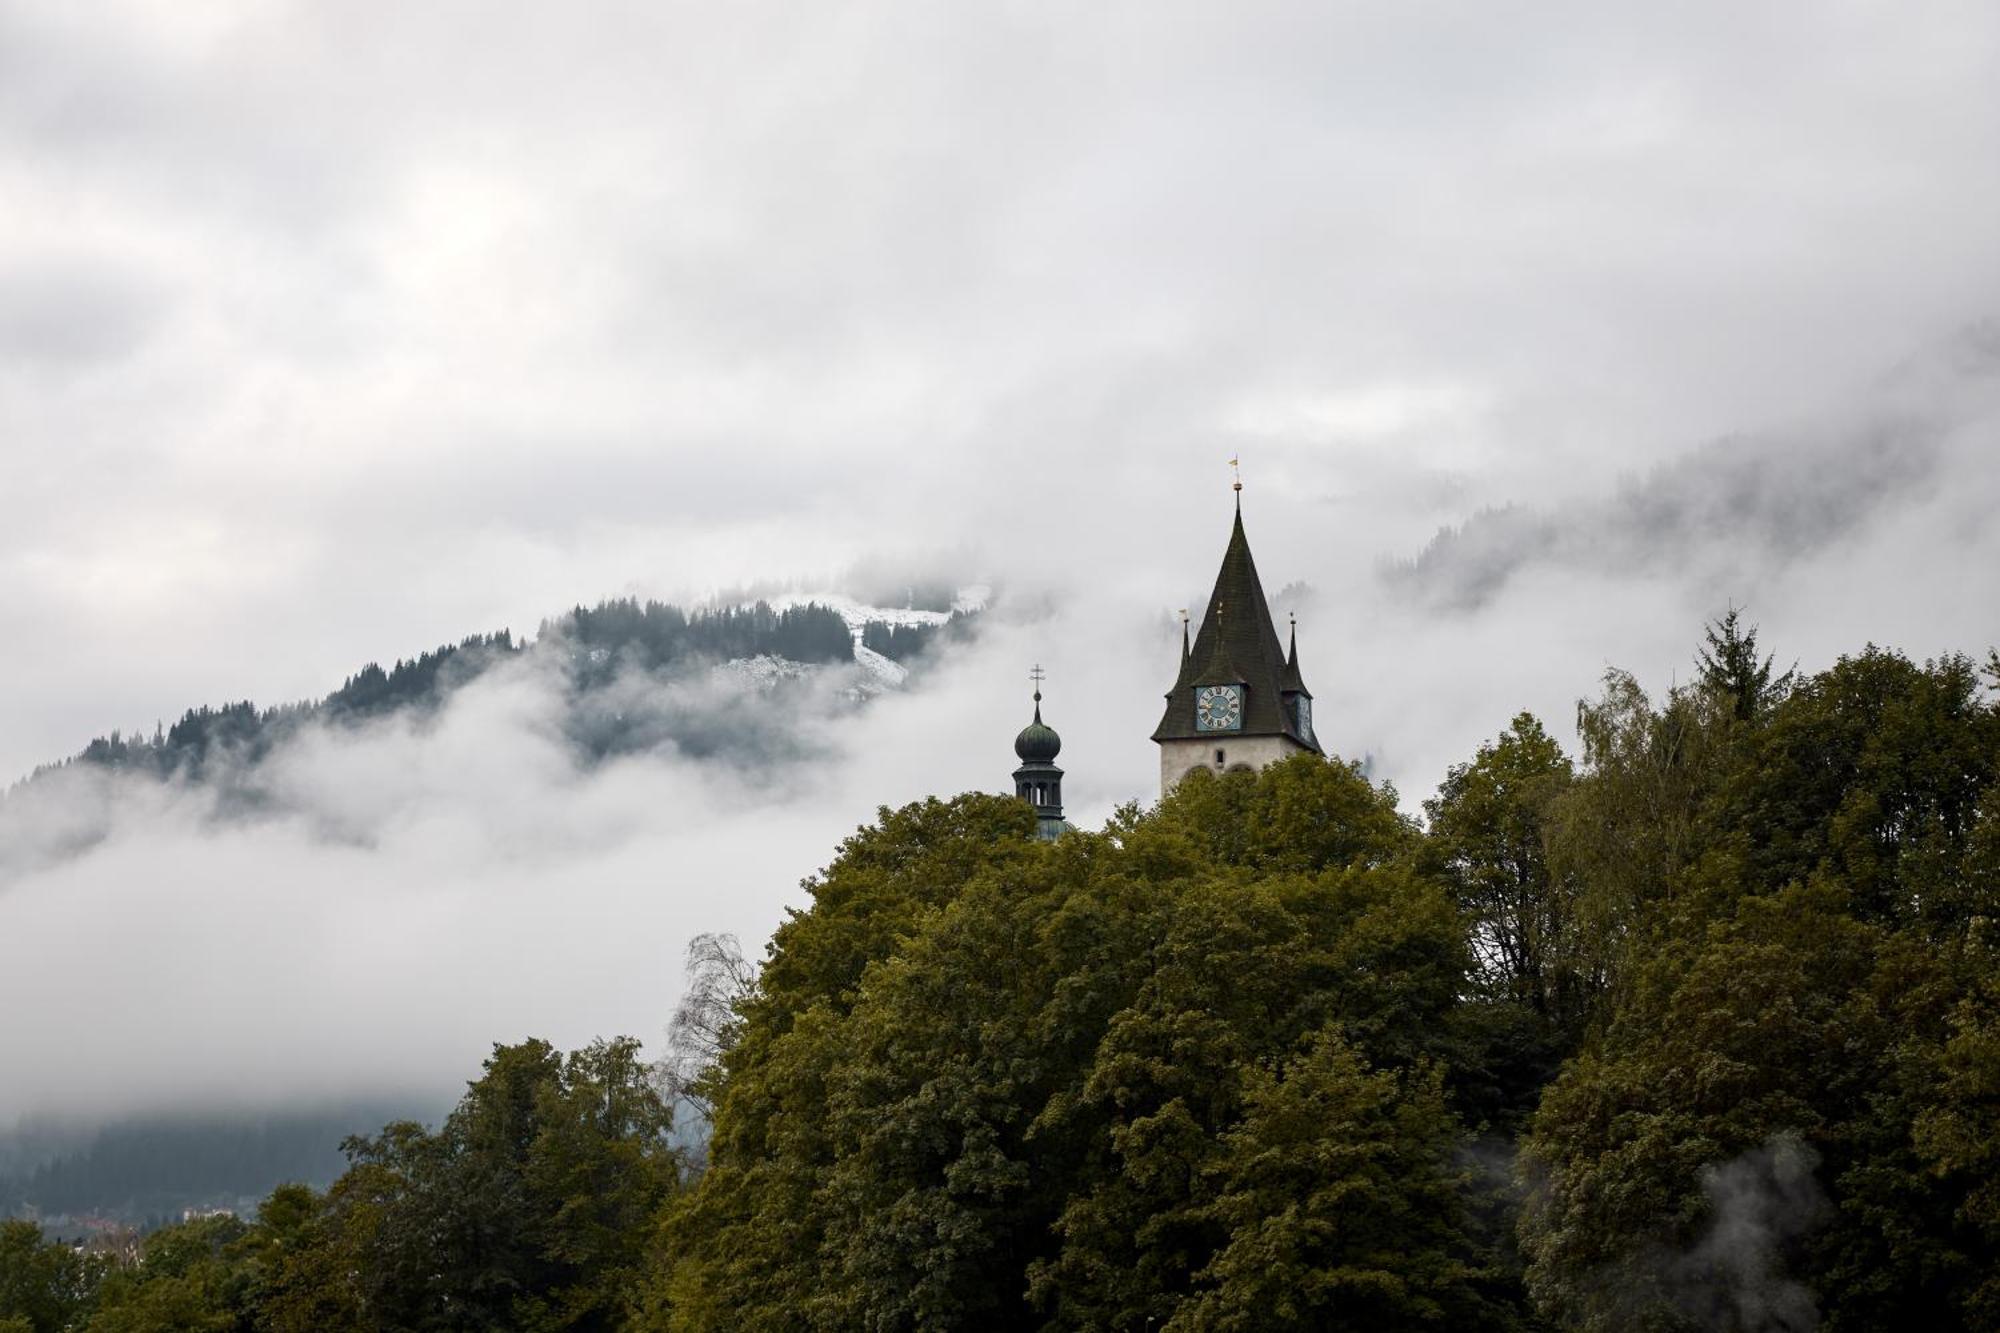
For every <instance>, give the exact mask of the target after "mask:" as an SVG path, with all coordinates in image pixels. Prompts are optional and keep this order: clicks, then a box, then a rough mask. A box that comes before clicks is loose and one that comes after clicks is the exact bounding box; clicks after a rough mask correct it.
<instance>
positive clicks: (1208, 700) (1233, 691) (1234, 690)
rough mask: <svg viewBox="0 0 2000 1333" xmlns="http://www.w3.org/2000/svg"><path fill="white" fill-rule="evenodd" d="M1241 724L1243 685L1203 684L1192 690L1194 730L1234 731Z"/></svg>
mask: <svg viewBox="0 0 2000 1333" xmlns="http://www.w3.org/2000/svg"><path fill="white" fill-rule="evenodd" d="M1242 725H1243V687H1242V686H1241V685H1204V686H1202V687H1201V688H1200V689H1198V690H1196V691H1195V692H1194V729H1195V730H1196V731H1236V730H1238V729H1239V728H1241V727H1242Z"/></svg>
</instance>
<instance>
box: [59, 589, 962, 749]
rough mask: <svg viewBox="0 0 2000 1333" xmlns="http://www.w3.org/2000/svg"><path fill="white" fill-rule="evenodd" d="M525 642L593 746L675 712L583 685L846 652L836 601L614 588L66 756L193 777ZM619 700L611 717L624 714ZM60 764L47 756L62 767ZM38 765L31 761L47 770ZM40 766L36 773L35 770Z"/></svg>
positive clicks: (624, 743)
mask: <svg viewBox="0 0 2000 1333" xmlns="http://www.w3.org/2000/svg"><path fill="white" fill-rule="evenodd" d="M964 619H965V618H963V617H959V616H954V617H953V618H952V621H951V623H950V624H949V625H945V626H901V625H899V626H893V627H892V626H889V625H887V624H885V623H881V622H871V623H870V624H868V625H866V626H865V627H864V638H865V640H866V642H867V643H868V646H869V647H871V648H874V649H875V650H876V651H878V652H881V653H883V654H884V655H885V656H888V657H892V658H895V659H897V660H898V661H905V662H907V661H910V660H912V659H914V658H915V657H917V656H918V655H920V654H921V653H922V652H923V651H924V650H925V649H926V648H927V647H929V645H930V644H931V643H932V642H933V641H934V639H935V638H936V637H937V635H938V634H939V633H940V632H941V631H946V630H949V631H950V632H952V633H958V632H960V631H961V629H962V624H963V621H964ZM526 652H538V653H541V652H546V653H549V654H552V655H554V656H555V657H556V658H558V659H559V660H560V662H561V664H562V670H563V672H564V673H565V675H566V676H567V678H568V680H569V683H570V685H571V687H572V691H573V693H574V694H575V695H576V696H577V698H578V700H579V706H580V713H581V714H582V715H581V716H580V717H579V718H578V719H576V725H575V726H574V727H573V728H572V730H573V731H575V732H576V733H577V739H578V740H579V742H580V743H581V744H582V745H583V746H584V748H585V749H586V750H588V751H590V752H591V753H593V754H604V753H609V752H614V751H617V752H624V751H630V750H634V749H643V748H647V747H648V746H650V745H652V744H655V743H660V742H661V741H662V738H663V737H664V738H666V739H679V738H680V732H681V731H682V730H683V728H681V727H679V726H678V725H677V722H679V721H684V720H685V719H675V718H669V719H664V720H662V719H659V718H647V717H639V716H633V725H632V727H631V731H632V734H631V735H625V734H623V731H621V730H620V729H619V728H617V727H612V728H609V731H611V732H616V733H617V734H606V733H607V727H606V726H605V725H604V721H603V718H602V717H600V716H599V713H601V712H602V710H595V709H593V708H592V707H591V705H590V704H589V702H588V696H590V695H591V694H593V693H595V692H598V691H600V690H601V689H602V688H603V687H606V686H609V685H611V684H613V683H615V682H616V681H618V680H619V679H620V678H621V676H623V675H624V674H626V673H629V672H632V671H635V670H637V671H641V672H647V673H656V674H661V675H671V674H672V673H674V672H675V671H677V670H679V669H681V668H685V667H689V666H694V665H699V664H706V663H712V662H720V661H727V660H731V659H741V658H753V657H762V656H768V657H776V658H783V659H785V660H787V661H791V662H798V663H804V664H808V665H813V664H822V663H838V662H850V661H853V660H854V636H853V634H852V632H851V631H849V629H848V627H847V622H846V621H845V620H844V619H843V618H842V617H841V615H840V613H839V612H838V611H835V610H833V609H832V608H830V607H827V606H823V605H821V604H819V603H816V602H812V603H806V604H804V605H800V606H794V607H788V608H786V609H784V610H777V609H774V608H772V607H771V606H769V605H768V604H766V603H764V602H758V603H756V604H754V605H751V606H741V607H704V608H697V609H695V610H693V611H688V610H684V609H683V608H681V607H679V606H675V605H672V604H669V603H664V602H655V601H647V602H639V601H635V600H633V599H631V598H619V599H613V600H610V601H605V602H600V603H599V604H598V605H596V606H594V607H584V606H578V607H576V608H575V609H573V610H572V611H570V612H568V613H567V614H565V615H563V616H560V617H558V618H556V619H553V620H549V621H545V622H543V624H542V626H541V629H540V633H539V634H538V636H537V638H536V639H535V641H534V642H533V643H532V644H531V643H529V642H527V641H524V640H519V639H516V638H515V637H514V636H513V635H512V634H511V633H510V632H509V631H507V630H499V631H497V632H494V633H491V634H475V635H472V636H470V637H468V638H466V639H463V640H461V641H460V642H458V643H455V644H445V645H443V646H441V647H438V648H434V649H432V650H430V651H428V652H424V653H420V654H418V655H417V656H416V657H413V658H410V659H408V660H403V659H400V658H399V659H397V660H396V661H395V662H394V663H393V664H392V665H390V666H388V667H386V668H385V667H383V666H381V665H380V664H378V663H374V662H371V663H369V664H368V665H367V666H364V667H362V668H361V669H360V670H359V671H357V672H355V673H354V674H353V675H351V676H349V677H348V678H347V679H346V680H345V681H343V682H342V683H341V686H340V688H339V689H337V690H334V691H333V692H332V693H331V694H328V695H327V696H326V697H325V698H323V699H318V700H310V701H305V702H301V703H293V704H284V705H279V706H277V707H271V708H260V707H258V706H257V705H256V704H254V703H252V702H250V701H249V700H242V701H239V702H235V703H227V704H222V705H220V706H209V705H204V706H202V707H199V708H190V709H189V710H187V712H185V713H183V714H182V715H181V717H180V719H179V720H178V721H176V722H175V723H173V725H171V726H164V725H162V726H158V727H155V729H154V731H153V734H152V735H151V736H144V735H140V734H126V733H123V732H118V731H114V732H112V733H111V734H110V735H108V736H100V737H97V738H96V739H94V740H92V741H91V742H90V743H89V744H88V745H86V746H84V748H83V749H82V750H81V751H79V752H78V753H77V754H76V755H75V756H74V758H72V759H71V760H68V761H66V763H73V764H83V765H89V766H92V767H97V768H109V769H119V770H125V771H130V772H136V773H142V774H146V775H149V776H153V777H158V778H162V779H169V778H183V779H190V780H198V779H203V778H208V777H212V776H214V775H215V766H216V764H217V762H218V761H220V760H223V759H225V758H226V759H227V761H228V762H229V763H230V764H232V765H235V766H238V767H244V766H254V765H255V764H256V763H257V762H258V761H259V760H261V759H263V758H264V757H265V756H266V755H267V754H268V753H269V752H270V751H271V750H272V749H273V748H274V747H276V746H277V745H279V744H281V743H282V742H283V741H284V740H285V738H286V737H287V736H289V735H291V734H292V733H293V732H295V731H296V730H297V729H298V728H299V727H300V726H302V725H304V724H307V723H315V722H319V723H333V724H352V723H358V722H363V721H368V720H371V719H374V718H380V717H384V716H388V715H390V714H394V713H408V714H418V715H421V714H423V713H426V712H429V711H432V710H434V709H436V708H437V707H438V705H439V704H440V703H441V702H442V701H443V700H444V698H445V697H446V696H447V695H449V693H450V692H451V691H452V690H454V689H456V688H458V687H459V686H461V685H464V684H466V683H467V682H469V681H471V680H473V679H475V678H476V677H478V676H480V675H482V674H483V673H485V672H486V671H487V670H489V669H491V668H492V667H493V666H494V665H496V664H497V663H500V662H503V661H506V660H508V659H510V658H513V657H515V656H517V655H520V654H522V653H526ZM632 711H633V710H630V709H628V708H627V701H624V700H620V701H618V702H617V704H616V705H615V707H614V708H613V709H612V716H614V717H627V716H629V715H632ZM691 739H692V741H693V744H692V746H691V747H690V748H692V749H694V750H695V751H697V752H699V753H704V754H707V753H713V752H715V751H716V750H717V749H721V748H726V747H725V746H723V745H722V744H720V743H718V741H717V738H714V737H703V736H696V737H693V738H691ZM60 766H61V765H58V766H57V767H60ZM47 771H49V770H47V769H44V770H40V772H47ZM39 775H40V773H39V772H38V774H37V776H39Z"/></svg>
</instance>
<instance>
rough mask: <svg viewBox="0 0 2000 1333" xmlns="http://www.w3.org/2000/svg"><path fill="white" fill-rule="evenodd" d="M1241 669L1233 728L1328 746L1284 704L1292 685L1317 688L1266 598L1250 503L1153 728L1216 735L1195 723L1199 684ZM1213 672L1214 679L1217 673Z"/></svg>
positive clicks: (1302, 690)
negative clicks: (1253, 548)
mask: <svg viewBox="0 0 2000 1333" xmlns="http://www.w3.org/2000/svg"><path fill="white" fill-rule="evenodd" d="M1217 669H1221V670H1223V671H1226V672H1230V673H1235V674H1233V675H1231V676H1230V677H1229V678H1230V679H1231V680H1238V681H1241V682H1242V683H1243V685H1244V687H1245V688H1244V691H1243V729H1242V730H1241V731H1235V732H1228V733H1226V734H1227V735H1231V736H1289V737H1290V738H1291V739H1293V740H1295V741H1297V742H1298V743H1299V744H1300V745H1303V746H1305V747H1306V748H1307V749H1309V750H1311V751H1313V752H1314V753H1315V754H1317V753H1321V751H1320V748H1319V743H1318V742H1317V741H1315V740H1313V739H1312V738H1311V737H1310V736H1301V735H1300V734H1299V732H1298V727H1297V723H1296V721H1295V719H1294V718H1293V717H1292V715H1291V710H1289V709H1287V708H1285V707H1284V696H1285V695H1286V694H1287V693H1293V692H1296V693H1299V694H1308V695H1309V694H1310V691H1308V690H1307V689H1306V687H1305V682H1304V681H1303V680H1302V679H1301V678H1300V676H1299V668H1298V653H1297V647H1296V641H1295V643H1294V649H1293V653H1292V657H1291V660H1289V661H1287V659H1286V656H1285V650H1284V648H1283V647H1282V646H1280V645H1279V643H1278V627H1277V626H1276V625H1274V624H1272V623H1271V606H1270V603H1268V602H1266V601H1265V600H1264V585H1263V584H1262V583H1261V582H1260V581H1259V580H1258V578H1257V562H1256V561H1255V560H1253V559H1251V557H1250V540H1249V538H1247V537H1245V536H1244V535H1243V510H1242V508H1241V507H1240V506H1239V507H1238V509H1237V511H1236V526H1235V527H1234V528H1233V529H1232V530H1231V531H1230V534H1229V548H1228V549H1227V550H1225V551H1224V552H1223V553H1222V571H1221V572H1220V573H1219V574H1217V575H1216V576H1215V591H1214V592H1212V593H1210V594H1209V596H1208V610H1207V611H1205V612H1204V613H1203V614H1202V618H1201V630H1200V632H1198V633H1197V634H1196V635H1195V639H1194V645H1193V647H1192V649H1191V651H1189V652H1188V653H1187V655H1186V656H1185V657H1184V658H1183V659H1182V662H1181V672H1180V678H1179V679H1178V680H1176V681H1175V682H1174V688H1173V689H1171V690H1169V691H1168V692H1167V711H1166V714H1165V715H1164V716H1162V717H1161V718H1160V725H1159V727H1158V728H1157V729H1156V730H1155V731H1154V732H1153V739H1154V740H1156V741H1173V740H1208V739H1211V738H1213V737H1215V736H1216V735H1217V734H1218V733H1215V732H1209V731H1196V730H1195V725H1194V691H1195V686H1197V685H1204V684H1216V683H1220V682H1221V680H1222V679H1223V678H1222V677H1221V676H1217V675H1216V674H1215V673H1216V670H1217ZM1211 677H1212V678H1213V679H1211Z"/></svg>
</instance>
